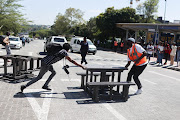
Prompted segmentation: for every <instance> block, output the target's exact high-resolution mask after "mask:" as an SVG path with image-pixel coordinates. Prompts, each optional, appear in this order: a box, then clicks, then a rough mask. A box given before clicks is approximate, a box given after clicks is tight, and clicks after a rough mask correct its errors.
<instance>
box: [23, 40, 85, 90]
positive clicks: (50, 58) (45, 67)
mask: <svg viewBox="0 0 180 120" xmlns="http://www.w3.org/2000/svg"><path fill="white" fill-rule="evenodd" d="M69 49H70V45H69V44H68V43H65V44H64V45H63V49H62V50H60V51H59V52H57V53H55V54H53V55H47V56H46V57H44V58H43V59H42V60H41V69H40V72H39V74H38V76H37V77H36V78H33V79H32V80H31V81H30V82H28V83H27V84H26V85H22V86H21V92H23V90H24V89H25V88H26V87H28V86H30V85H32V84H33V83H35V82H37V81H38V80H40V79H41V78H42V77H43V76H44V74H45V73H46V72H47V71H50V72H51V75H50V76H49V78H48V79H47V81H46V82H45V84H44V85H43V87H42V88H43V89H46V90H51V89H50V88H49V87H48V84H49V82H50V81H51V79H52V78H53V77H54V76H55V74H56V71H55V70H54V68H53V66H52V64H54V63H56V62H58V61H59V60H62V59H63V58H65V59H67V60H68V61H70V62H72V63H73V64H75V65H77V66H79V67H82V68H83V69H84V67H83V66H82V65H80V64H78V63H77V62H75V61H74V60H72V59H71V58H70V57H69V55H68V51H69Z"/></svg>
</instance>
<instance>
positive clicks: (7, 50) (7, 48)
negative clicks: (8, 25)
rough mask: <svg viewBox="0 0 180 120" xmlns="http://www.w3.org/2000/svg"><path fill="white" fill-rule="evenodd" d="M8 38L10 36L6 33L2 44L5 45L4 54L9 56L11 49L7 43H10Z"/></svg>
mask: <svg viewBox="0 0 180 120" xmlns="http://www.w3.org/2000/svg"><path fill="white" fill-rule="evenodd" d="M9 36H10V32H6V37H5V39H4V40H3V42H4V43H6V46H5V48H6V53H7V55H11V48H10V46H9V43H10V41H9Z"/></svg>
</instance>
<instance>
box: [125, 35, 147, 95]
mask: <svg viewBox="0 0 180 120" xmlns="http://www.w3.org/2000/svg"><path fill="white" fill-rule="evenodd" d="M127 46H128V49H127V56H128V63H127V64H126V66H125V67H126V68H128V67H129V65H130V64H131V61H133V62H134V65H133V66H132V68H131V70H130V71H129V73H128V77H127V82H129V81H131V78H132V77H133V79H134V82H135V83H136V85H137V86H138V90H137V92H136V93H135V94H141V93H142V85H141V82H140V80H139V78H138V77H139V75H140V74H141V73H142V72H143V71H144V69H145V68H146V66H147V64H148V61H147V59H146V54H147V53H146V50H145V49H144V48H143V47H142V46H141V45H139V44H136V43H135V39H134V38H128V40H127Z"/></svg>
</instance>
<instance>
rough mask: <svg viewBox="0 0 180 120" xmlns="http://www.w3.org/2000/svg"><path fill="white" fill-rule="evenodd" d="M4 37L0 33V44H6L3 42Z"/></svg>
mask: <svg viewBox="0 0 180 120" xmlns="http://www.w3.org/2000/svg"><path fill="white" fill-rule="evenodd" d="M4 39H5V36H4V35H0V44H2V45H3V46H6V43H4V42H3V40H4Z"/></svg>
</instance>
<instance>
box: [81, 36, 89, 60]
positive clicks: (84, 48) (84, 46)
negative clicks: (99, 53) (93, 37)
mask: <svg viewBox="0 0 180 120" xmlns="http://www.w3.org/2000/svg"><path fill="white" fill-rule="evenodd" d="M88 50H89V45H88V42H87V40H86V37H84V41H82V42H81V48H80V52H81V57H82V58H81V64H83V62H85V64H87V61H86V55H87V53H88Z"/></svg>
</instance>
